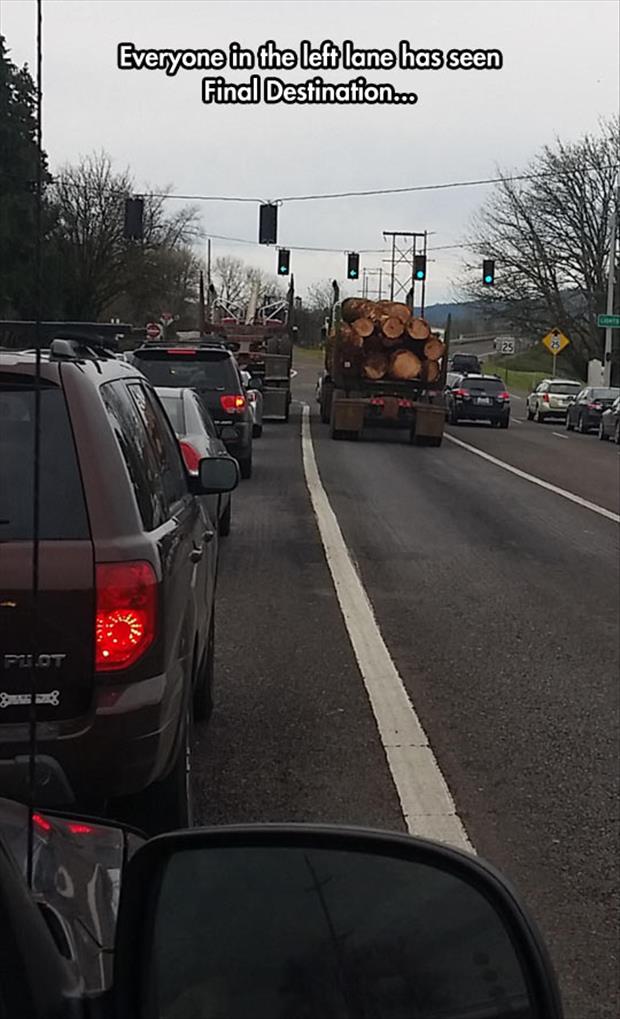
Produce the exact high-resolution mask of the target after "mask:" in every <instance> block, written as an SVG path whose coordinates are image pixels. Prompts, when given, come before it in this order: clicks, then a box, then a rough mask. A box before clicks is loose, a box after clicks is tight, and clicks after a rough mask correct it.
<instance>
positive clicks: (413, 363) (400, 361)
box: [390, 350, 422, 381]
mask: <svg viewBox="0 0 620 1019" xmlns="http://www.w3.org/2000/svg"><path fill="white" fill-rule="evenodd" d="M421 371H422V361H421V360H420V358H419V357H418V356H417V355H416V354H413V353H412V352H411V351H410V350H397V351H396V353H395V354H393V355H392V358H391V360H390V377H391V378H393V379H402V380H404V381H406V380H408V379H417V378H418V377H419V375H420V373H421Z"/></svg>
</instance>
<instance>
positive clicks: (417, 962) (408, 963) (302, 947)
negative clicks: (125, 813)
mask: <svg viewBox="0 0 620 1019" xmlns="http://www.w3.org/2000/svg"><path fill="white" fill-rule="evenodd" d="M114 994H115V1006H116V1011H115V1015H117V1016H118V1017H119V1019H176V1017H179V1019H194V1017H199V1016H200V1017H201V1019H210V1017H213V1019H214V1017H216V1016H217V1019H238V1017H240V1016H243V1017H244V1019H262V1017H264V1016H274V1017H275V1016H295V1017H296V1019H309V1017H313V1019H315V1017H319V1016H322V1017H327V1016H329V1017H334V1019H352V1017H356V1019H357V1017H361V1016H376V1017H380V1019H402V1017H404V1016H407V1017H413V1016H414V1015H415V1016H425V1017H426V1016H439V1015H441V1016H443V1017H445V1019H449V1017H455V1019H456V1017H463V1016H465V1015H467V1016H471V1017H474V1016H475V1017H480V1019H482V1017H484V1019H505V1017H507V1016H509V1015H510V1016H511V1017H512V1016H514V1017H515V1019H561V1017H562V1006H561V1002H560V998H559V994H558V991H557V987H556V982H555V977H554V975H553V972H552V970H551V966H550V963H549V961H548V958H547V955H546V952H545V949H544V946H543V944H542V941H541V939H540V936H539V935H538V933H537V931H536V929H535V927H534V925H533V924H532V921H531V920H530V919H529V918H528V916H527V914H526V912H525V910H524V909H523V906H522V905H521V903H520V902H519V900H518V899H517V897H516V895H515V893H514V892H513V891H512V890H511V889H510V888H509V886H508V885H507V884H506V882H505V881H504V879H503V878H502V877H501V876H500V875H499V874H498V873H497V872H496V871H494V870H493V869H492V868H490V867H489V866H488V865H487V864H484V863H483V862H482V861H480V860H479V859H477V858H476V857H474V856H469V855H467V854H465V853H463V852H460V851H457V850H454V849H452V848H449V847H447V846H445V845H440V844H438V843H433V842H427V841H425V840H423V839H418V838H412V837H410V836H407V835H398V834H388V833H382V832H371V831H366V830H362V829H359V830H358V829H334V828H323V827H312V826H304V825H299V826H297V825H289V826H279V825H273V826H272V825H257V826H250V827H245V828H243V827H233V828H214V829H204V830H202V831H201V830H193V831H187V832H178V833H171V834H169V835H163V836H160V837H159V838H155V839H152V840H151V841H150V842H148V843H146V845H144V846H143V847H142V848H141V849H139V850H138V852H137V853H136V854H135V855H134V857H133V858H132V860H131V861H130V862H129V865H128V868H127V872H126V876H125V882H124V885H123V889H122V893H121V904H120V911H119V919H118V926H117V941H116V953H115V970H114Z"/></svg>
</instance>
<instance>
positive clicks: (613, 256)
mask: <svg viewBox="0 0 620 1019" xmlns="http://www.w3.org/2000/svg"><path fill="white" fill-rule="evenodd" d="M619 206H620V188H616V196H615V202H614V201H612V203H611V212H610V215H611V238H610V242H609V274H608V276H607V307H606V309H605V311H606V314H607V315H613V313H614V292H615V285H616V268H617V265H618V258H617V253H616V246H617V238H618V211H619ZM612 358H613V329H612V327H611V326H607V327H606V329H605V350H604V353H603V385H604V386H611V372H612V365H613V361H612Z"/></svg>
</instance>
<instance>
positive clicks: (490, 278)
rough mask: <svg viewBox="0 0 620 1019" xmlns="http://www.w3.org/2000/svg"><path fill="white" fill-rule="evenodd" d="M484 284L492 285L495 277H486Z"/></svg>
mask: <svg viewBox="0 0 620 1019" xmlns="http://www.w3.org/2000/svg"><path fill="white" fill-rule="evenodd" d="M484 282H485V283H492V282H493V277H492V276H489V275H487V276H485V277H484Z"/></svg>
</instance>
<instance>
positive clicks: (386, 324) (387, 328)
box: [331, 297, 445, 383]
mask: <svg viewBox="0 0 620 1019" xmlns="http://www.w3.org/2000/svg"><path fill="white" fill-rule="evenodd" d="M338 337H339V339H340V349H339V355H340V357H341V358H342V363H343V364H344V365H348V366H350V367H351V368H354V369H356V370H357V371H359V373H360V374H361V375H363V376H364V377H365V378H367V379H372V380H380V379H389V380H393V381H399V382H402V381H407V380H410V379H420V380H421V381H422V382H424V383H433V382H436V381H437V380H438V379H439V376H440V373H441V367H440V361H441V358H442V357H443V354H444V351H445V344H444V343H443V341H442V340H441V339H440V338H439V336H436V335H435V334H433V333H432V332H431V328H430V326H429V324H428V322H427V321H426V319H423V318H416V317H414V316H413V315H412V313H411V309H410V308H409V307H408V306H407V305H406V304H401V303H400V302H398V301H369V300H366V299H365V298H358V297H350V298H348V299H347V300H346V301H343V303H342V321H341V322H340V324H339V327H338ZM331 342H332V343H333V342H334V337H331Z"/></svg>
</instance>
